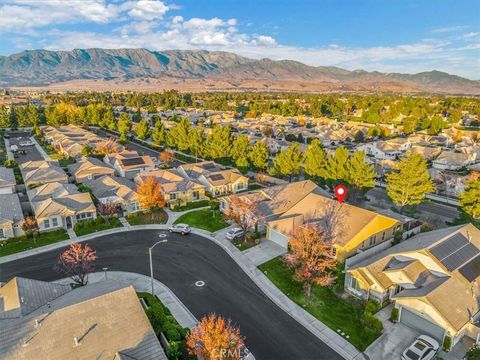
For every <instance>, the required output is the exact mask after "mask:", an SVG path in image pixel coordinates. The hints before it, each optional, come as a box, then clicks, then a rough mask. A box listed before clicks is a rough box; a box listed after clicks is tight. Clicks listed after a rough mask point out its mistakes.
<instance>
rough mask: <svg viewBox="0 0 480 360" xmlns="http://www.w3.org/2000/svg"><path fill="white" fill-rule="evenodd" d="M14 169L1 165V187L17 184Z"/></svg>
mask: <svg viewBox="0 0 480 360" xmlns="http://www.w3.org/2000/svg"><path fill="white" fill-rule="evenodd" d="M15 184H16V181H15V174H14V173H13V169H9V168H6V167H2V166H0V187H3V186H11V185H15Z"/></svg>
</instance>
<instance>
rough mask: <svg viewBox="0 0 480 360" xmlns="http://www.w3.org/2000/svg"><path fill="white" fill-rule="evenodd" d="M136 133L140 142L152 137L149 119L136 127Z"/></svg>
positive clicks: (141, 121)
mask: <svg viewBox="0 0 480 360" xmlns="http://www.w3.org/2000/svg"><path fill="white" fill-rule="evenodd" d="M135 133H136V134H137V136H138V138H139V139H140V140H146V139H148V138H149V137H150V126H149V125H148V120H147V119H142V120H140V122H139V123H137V124H136V125H135Z"/></svg>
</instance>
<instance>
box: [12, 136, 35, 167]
mask: <svg viewBox="0 0 480 360" xmlns="http://www.w3.org/2000/svg"><path fill="white" fill-rule="evenodd" d="M9 134H10V146H11V145H17V146H18V148H19V149H20V150H25V151H26V154H25V155H21V154H19V155H18V156H17V157H16V158H15V161H16V162H17V163H18V164H23V163H26V162H27V161H37V160H43V157H42V154H40V152H39V151H38V150H37V148H36V147H35V146H33V145H32V146H20V145H19V143H20V141H22V140H30V133H24V132H10V133H9Z"/></svg>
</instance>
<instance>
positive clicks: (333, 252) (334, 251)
mask: <svg viewBox="0 0 480 360" xmlns="http://www.w3.org/2000/svg"><path fill="white" fill-rule="evenodd" d="M332 256H337V248H336V247H335V246H332Z"/></svg>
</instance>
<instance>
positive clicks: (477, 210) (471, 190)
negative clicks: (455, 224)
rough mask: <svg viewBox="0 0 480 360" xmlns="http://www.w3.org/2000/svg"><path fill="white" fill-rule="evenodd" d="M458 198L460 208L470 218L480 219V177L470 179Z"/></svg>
mask: <svg viewBox="0 0 480 360" xmlns="http://www.w3.org/2000/svg"><path fill="white" fill-rule="evenodd" d="M459 198H460V206H461V207H462V210H463V211H465V212H466V213H467V214H468V215H470V216H471V217H472V218H474V219H476V220H480V177H478V178H476V179H472V180H470V181H469V182H468V183H467V187H466V188H465V191H464V192H463V193H462V194H460V196H459Z"/></svg>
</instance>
